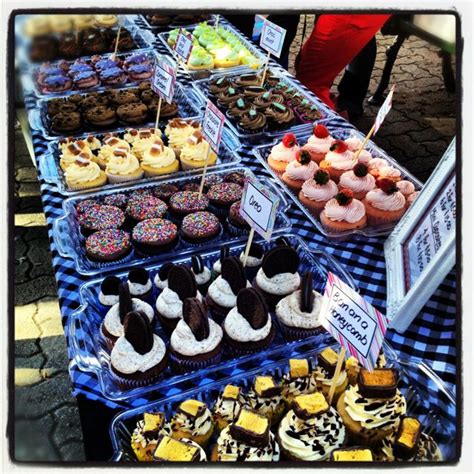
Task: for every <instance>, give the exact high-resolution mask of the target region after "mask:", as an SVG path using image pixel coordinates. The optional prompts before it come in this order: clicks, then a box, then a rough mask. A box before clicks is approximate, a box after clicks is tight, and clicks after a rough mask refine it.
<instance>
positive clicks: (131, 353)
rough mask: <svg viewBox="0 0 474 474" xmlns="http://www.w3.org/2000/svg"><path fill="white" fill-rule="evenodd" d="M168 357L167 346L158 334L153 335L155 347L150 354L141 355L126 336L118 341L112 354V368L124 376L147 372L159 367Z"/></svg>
mask: <svg viewBox="0 0 474 474" xmlns="http://www.w3.org/2000/svg"><path fill="white" fill-rule="evenodd" d="M165 355H166V346H165V343H164V342H163V340H162V339H161V338H160V337H158V336H157V335H156V334H154V335H153V346H152V348H151V350H150V352H147V353H146V354H139V353H138V352H136V351H135V349H134V347H133V346H132V345H131V344H130V342H128V340H127V339H126V338H125V336H121V337H119V338H118V339H117V342H116V343H115V345H114V348H113V349H112V353H111V354H110V362H111V364H112V366H113V367H114V368H115V369H117V370H118V371H119V372H121V373H122V374H134V373H136V372H146V371H147V370H150V369H151V368H152V367H155V366H156V365H158V364H159V363H160V362H161V361H162V360H163V357H165Z"/></svg>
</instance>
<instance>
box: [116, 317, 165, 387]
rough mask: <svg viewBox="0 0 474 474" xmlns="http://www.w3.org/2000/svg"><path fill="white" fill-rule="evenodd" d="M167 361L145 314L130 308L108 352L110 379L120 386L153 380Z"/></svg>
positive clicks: (163, 347) (159, 340) (149, 382)
mask: <svg viewBox="0 0 474 474" xmlns="http://www.w3.org/2000/svg"><path fill="white" fill-rule="evenodd" d="M167 362H168V357H167V351H166V346H165V343H164V342H163V340H162V339H161V338H160V337H159V336H157V335H156V334H154V333H153V328H152V326H151V323H150V321H149V319H148V318H147V316H146V315H145V314H144V313H142V312H141V311H132V312H130V313H128V314H127V315H126V317H125V319H124V335H123V336H120V337H119V338H118V339H117V342H116V343H115V345H114V348H113V349H112V353H111V354H110V371H111V374H112V378H113V380H114V381H115V382H116V383H117V384H118V385H119V386H120V387H121V388H124V389H130V388H135V387H141V386H145V385H150V384H151V383H153V382H154V381H155V380H156V379H157V378H158V377H159V375H160V374H161V372H162V371H163V370H164V369H165V368H166V366H167Z"/></svg>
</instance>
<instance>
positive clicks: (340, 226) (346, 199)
mask: <svg viewBox="0 0 474 474" xmlns="http://www.w3.org/2000/svg"><path fill="white" fill-rule="evenodd" d="M365 210H366V208H365V207H364V204H363V203H362V202H361V201H359V200H358V199H354V197H353V194H352V191H350V190H349V189H341V191H340V192H339V193H338V194H336V196H334V197H333V198H332V199H330V200H329V201H328V202H327V203H326V205H325V206H324V209H323V210H322V211H321V214H320V215H319V217H320V219H321V224H322V226H323V227H324V228H325V229H326V230H327V231H328V232H335V233H338V232H345V231H349V230H355V229H360V228H362V227H365V226H366V224H367V217H366V215H365Z"/></svg>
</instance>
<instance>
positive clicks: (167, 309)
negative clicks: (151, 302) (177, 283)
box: [155, 286, 202, 319]
mask: <svg viewBox="0 0 474 474" xmlns="http://www.w3.org/2000/svg"><path fill="white" fill-rule="evenodd" d="M196 298H197V299H198V300H199V301H202V296H201V293H199V291H198V292H197V295H196ZM155 306H156V310H157V311H158V312H159V313H160V314H161V316H163V317H165V318H168V319H178V318H182V317H183V302H182V301H181V299H180V298H179V296H178V293H176V292H175V291H173V290H172V289H171V288H169V287H168V286H166V287H165V288H163V291H162V292H161V293H160V294H159V295H158V298H156V304H155Z"/></svg>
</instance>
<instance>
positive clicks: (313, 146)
mask: <svg viewBox="0 0 474 474" xmlns="http://www.w3.org/2000/svg"><path fill="white" fill-rule="evenodd" d="M333 143H334V138H333V137H332V136H331V135H330V133H329V131H328V129H327V128H326V127H325V126H324V125H316V126H315V127H314V128H313V134H312V135H311V136H310V137H309V138H308V142H307V143H306V145H304V147H303V149H304V150H307V151H309V153H310V155H311V159H312V160H313V161H315V162H316V163H320V162H321V161H322V160H324V157H325V156H326V153H328V152H329V149H330V148H331V145H332V144H333Z"/></svg>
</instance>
